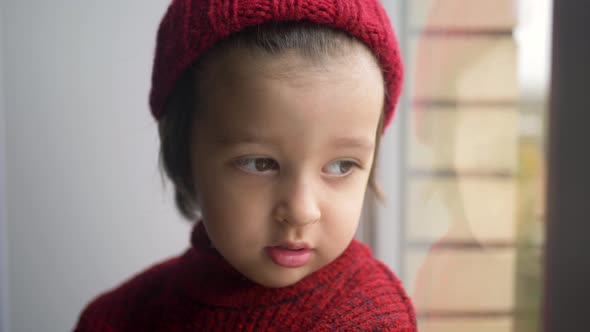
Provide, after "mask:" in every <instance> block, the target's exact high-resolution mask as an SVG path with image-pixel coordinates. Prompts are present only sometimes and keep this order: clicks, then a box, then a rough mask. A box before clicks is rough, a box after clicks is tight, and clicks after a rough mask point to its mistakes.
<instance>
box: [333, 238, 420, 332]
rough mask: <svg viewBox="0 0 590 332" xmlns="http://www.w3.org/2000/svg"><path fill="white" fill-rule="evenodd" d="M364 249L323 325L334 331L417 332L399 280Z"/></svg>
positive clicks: (408, 302) (411, 306) (412, 311)
mask: <svg viewBox="0 0 590 332" xmlns="http://www.w3.org/2000/svg"><path fill="white" fill-rule="evenodd" d="M362 246H364V245H362ZM366 250H367V253H368V254H366V255H364V256H363V257H362V258H360V260H361V262H360V264H359V265H358V268H357V269H354V270H353V271H351V275H350V276H349V278H348V280H347V282H346V284H345V285H344V287H343V288H344V290H345V291H344V292H342V295H341V296H339V298H338V299H337V301H335V303H334V308H333V310H329V311H328V312H330V317H326V319H327V322H326V323H327V324H328V325H329V326H332V327H334V326H336V327H337V328H336V330H338V331H404V332H414V331H417V328H416V314H415V311H414V306H413V304H412V301H411V299H410V297H409V296H408V295H407V293H406V291H405V289H404V287H403V285H402V282H401V280H400V279H399V278H398V277H397V276H396V275H395V273H394V272H393V271H392V270H391V269H390V268H389V267H387V266H386V265H385V264H384V263H382V262H381V261H379V260H377V259H375V258H374V257H373V256H372V254H371V253H370V250H369V249H368V248H367V249H366Z"/></svg>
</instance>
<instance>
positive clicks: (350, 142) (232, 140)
mask: <svg viewBox="0 0 590 332" xmlns="http://www.w3.org/2000/svg"><path fill="white" fill-rule="evenodd" d="M215 142H216V143H218V144H220V145H223V146H231V145H236V144H271V143H273V142H275V140H273V139H272V138H270V137H265V136H260V135H253V134H250V133H233V134H231V135H219V136H217V137H216V139H215ZM330 146H331V147H333V148H352V149H359V150H366V151H373V149H374V148H375V143H374V142H372V141H371V140H368V139H365V138H361V137H338V138H336V139H334V140H332V141H331V142H330Z"/></svg>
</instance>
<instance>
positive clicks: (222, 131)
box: [191, 47, 384, 287]
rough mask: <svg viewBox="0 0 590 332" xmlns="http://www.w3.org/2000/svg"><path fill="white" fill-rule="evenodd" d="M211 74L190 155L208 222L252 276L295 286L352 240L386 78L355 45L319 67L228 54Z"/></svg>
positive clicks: (288, 58) (217, 240)
mask: <svg viewBox="0 0 590 332" xmlns="http://www.w3.org/2000/svg"><path fill="white" fill-rule="evenodd" d="M208 74H209V76H208V77H209V79H207V80H206V82H207V86H206V87H204V90H203V91H204V92H205V94H206V96H207V98H206V100H205V104H206V108H207V111H205V112H202V113H203V114H199V115H198V116H197V117H196V120H195V123H194V127H193V146H192V149H191V159H192V165H193V166H192V173H193V179H194V180H195V181H194V183H195V186H196V192H197V193H198V194H197V195H198V202H199V204H200V207H201V211H202V215H203V222H204V223H205V227H206V229H207V232H208V234H209V237H210V238H211V241H212V243H213V245H214V246H215V247H216V248H217V250H218V251H219V252H220V253H221V254H222V255H223V257H225V259H226V260H227V261H228V262H229V263H230V264H231V265H232V266H233V267H234V268H235V269H237V270H238V271H240V272H241V273H242V274H243V275H245V276H246V277H248V278H249V279H250V280H252V281H254V282H257V283H258V284H261V285H264V286H267V287H284V286H289V285H292V284H294V283H296V282H298V281H299V280H301V279H303V278H304V277H306V276H307V275H309V274H311V273H313V272H314V271H316V270H318V269H320V268H321V267H323V266H325V265H326V264H328V263H330V262H332V261H333V260H334V259H336V258H337V257H338V256H339V255H340V254H341V253H342V252H343V251H344V250H345V249H346V247H347V246H348V245H349V243H350V241H351V240H352V238H353V236H354V234H355V231H356V228H357V225H358V221H359V217H360V213H361V207H362V203H363V198H364V194H365V191H366V187H367V181H368V178H369V173H370V170H371V165H372V163H373V155H374V146H375V139H376V135H377V126H378V122H379V117H380V114H381V111H382V107H383V96H384V90H383V78H382V76H381V72H380V70H379V68H378V67H377V65H376V64H375V62H374V60H373V59H372V58H371V56H370V55H369V54H368V51H366V50H364V49H362V48H360V47H359V48H358V49H357V48H353V49H351V50H350V52H348V53H347V54H346V55H345V56H342V57H339V58H336V60H335V59H330V60H328V61H325V63H323V64H322V65H318V64H313V63H311V62H310V60H308V59H305V58H302V57H301V56H299V55H297V54H295V53H287V54H285V55H282V56H279V57H277V56H268V55H260V54H258V55H253V54H252V53H249V52H247V51H244V50H232V51H229V52H228V53H227V54H226V56H223V57H222V58H220V59H218V60H216V61H215V63H214V64H213V65H212V67H211V68H209V69H208ZM281 246H284V247H281ZM289 247H290V248H289ZM301 247H305V248H307V249H303V250H295V249H300V248H301Z"/></svg>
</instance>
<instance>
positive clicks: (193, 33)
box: [150, 0, 403, 129]
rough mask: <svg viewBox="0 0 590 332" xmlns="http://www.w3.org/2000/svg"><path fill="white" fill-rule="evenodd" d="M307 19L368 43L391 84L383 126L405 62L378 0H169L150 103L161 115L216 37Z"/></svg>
mask: <svg viewBox="0 0 590 332" xmlns="http://www.w3.org/2000/svg"><path fill="white" fill-rule="evenodd" d="M300 20H303V21H310V22H314V23H317V24H325V25H328V26H331V27H333V28H336V29H339V30H343V31H345V32H347V33H348V34H350V35H352V36H354V37H356V38H357V39H358V40H360V41H361V42H363V43H364V44H366V45H367V46H368V47H369V48H370V49H371V51H372V52H373V54H374V55H375V56H376V57H377V59H378V60H379V62H380V64H381V69H382V71H383V75H384V78H385V81H386V85H387V89H388V90H389V91H388V92H389V93H388V96H387V98H386V101H385V102H386V107H385V112H386V116H385V121H384V129H385V127H387V125H388V124H389V123H390V122H391V120H392V119H393V114H394V111H395V105H396V104H397V101H398V98H399V94H400V91H401V85H402V79H403V65H402V60H401V55H400V51H399V48H398V44H397V39H396V37H395V34H394V32H393V28H392V27H391V23H390V21H389V18H388V16H387V13H386V12H385V10H384V8H383V7H382V5H381V3H380V2H379V0H173V1H172V3H171V4H170V6H169V7H168V10H167V11H166V14H165V15H164V18H163V19H162V22H161V23H160V27H159V29H158V35H157V44H156V55H155V60H154V68H153V73H152V89H151V93H150V107H151V111H152V114H153V116H154V117H155V118H156V120H159V119H160V118H161V117H162V116H163V115H164V111H165V105H166V99H167V98H168V96H169V95H170V93H171V92H172V90H173V89H174V87H175V84H176V81H177V80H178V79H179V78H180V76H181V75H182V74H183V72H184V71H185V70H186V69H187V68H188V67H189V66H190V65H191V64H192V62H193V61H194V60H196V59H197V57H199V55H201V54H202V53H203V52H204V51H205V50H207V49H208V48H209V47H211V46H212V45H213V44H215V43H216V42H217V41H219V40H221V39H224V38H226V37H228V36H229V35H230V34H232V33H235V32H238V31H240V30H242V29H244V28H246V27H249V26H254V25H260V24H263V23H267V22H271V21H300Z"/></svg>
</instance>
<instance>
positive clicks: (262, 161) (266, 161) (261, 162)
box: [235, 157, 362, 177]
mask: <svg viewBox="0 0 590 332" xmlns="http://www.w3.org/2000/svg"><path fill="white" fill-rule="evenodd" d="M336 163H340V165H342V163H346V164H347V166H349V167H348V169H347V171H346V172H343V173H341V174H329V175H330V176H334V177H344V176H347V175H349V174H351V173H352V171H353V169H354V168H357V169H362V167H361V166H360V165H359V163H357V162H356V161H354V160H349V159H342V160H335V161H333V162H330V163H329V164H328V165H327V166H330V165H333V164H336ZM235 165H236V166H237V167H238V168H239V169H242V170H244V171H246V172H249V173H254V174H266V173H270V172H272V171H275V170H278V169H279V164H278V163H277V162H276V161H275V160H274V159H272V158H265V157H258V158H242V159H238V160H236V161H235ZM249 165H251V166H253V168H250V169H248V166H249ZM269 166H270V168H268V167H269ZM340 167H342V166H340ZM340 170H341V168H340Z"/></svg>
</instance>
